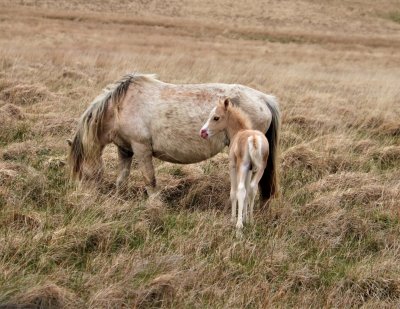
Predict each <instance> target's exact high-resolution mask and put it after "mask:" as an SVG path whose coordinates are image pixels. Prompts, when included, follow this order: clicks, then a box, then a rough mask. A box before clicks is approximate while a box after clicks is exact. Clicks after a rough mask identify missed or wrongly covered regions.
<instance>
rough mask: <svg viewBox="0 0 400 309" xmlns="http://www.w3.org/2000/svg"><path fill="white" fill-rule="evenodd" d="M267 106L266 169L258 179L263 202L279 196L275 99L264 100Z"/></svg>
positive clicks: (278, 131) (277, 112) (278, 118)
mask: <svg viewBox="0 0 400 309" xmlns="http://www.w3.org/2000/svg"><path fill="white" fill-rule="evenodd" d="M266 102H267V106H268V108H269V110H270V111H271V114H272V121H271V125H270V126H269V128H268V131H267V133H266V134H265V136H266V137H267V139H268V143H269V156H268V162H267V167H266V168H265V170H264V174H263V176H262V177H261V179H260V182H259V187H260V192H261V198H262V201H263V202H266V201H268V200H269V199H270V198H272V197H277V196H278V194H279V162H278V161H279V158H278V155H279V133H280V122H281V119H280V112H279V107H278V103H277V102H276V100H275V97H273V96H268V97H267V99H266Z"/></svg>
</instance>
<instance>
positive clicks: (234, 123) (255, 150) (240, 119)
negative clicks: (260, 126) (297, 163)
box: [200, 98, 269, 229]
mask: <svg viewBox="0 0 400 309" xmlns="http://www.w3.org/2000/svg"><path fill="white" fill-rule="evenodd" d="M251 128H252V124H251V121H250V119H249V118H248V117H247V116H246V115H245V114H244V113H243V112H242V111H241V110H240V109H239V108H238V107H234V106H232V103H231V102H230V100H229V98H227V99H225V100H224V101H220V102H218V104H217V106H216V107H214V108H213V110H212V111H211V113H210V116H209V118H208V120H207V122H206V123H205V124H204V125H203V127H202V128H201V130H200V136H201V137H203V138H204V139H208V138H210V137H212V136H214V135H215V134H218V133H219V132H221V131H226V132H227V134H228V138H229V140H230V145H229V165H230V176H231V193H230V198H231V203H232V222H233V223H234V222H235V221H236V206H237V204H238V206H239V208H238V219H237V223H236V228H237V229H242V228H243V221H244V222H246V221H247V217H248V221H249V222H250V223H253V206H254V199H255V196H256V194H257V185H258V183H259V181H260V179H261V177H262V175H263V173H264V170H265V168H266V166H267V162H268V156H269V143H268V140H267V138H266V137H265V135H264V134H263V133H262V132H260V131H257V130H252V129H251ZM247 205H248V206H249V209H248V213H247Z"/></svg>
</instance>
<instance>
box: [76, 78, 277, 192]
mask: <svg viewBox="0 0 400 309" xmlns="http://www.w3.org/2000/svg"><path fill="white" fill-rule="evenodd" d="M225 97H230V98H231V101H232V103H233V104H235V105H236V106H238V107H239V108H240V109H241V110H243V112H245V113H246V114H247V115H248V117H249V118H250V119H251V122H252V124H253V126H254V128H256V129H258V130H260V131H261V132H263V133H265V134H266V136H267V138H268V140H269V142H270V145H269V150H270V156H269V159H268V165H267V169H266V172H265V173H264V175H263V177H262V178H261V181H260V189H261V195H262V198H263V199H264V200H268V199H269V198H270V197H272V196H273V195H275V193H277V191H278V162H277V151H278V149H277V148H278V137H279V130H280V114H279V107H278V104H277V102H276V101H275V98H274V97H273V96H270V95H267V94H264V93H262V92H260V91H257V90H254V89H251V88H249V87H246V86H242V85H235V84H234V85H230V84H182V85H175V84H169V83H164V82H162V81H159V80H157V79H155V77H154V75H144V74H129V75H127V76H125V77H124V78H122V79H121V80H120V81H118V82H116V83H115V84H113V85H111V86H109V87H108V89H107V90H106V91H105V92H104V93H103V94H102V95H100V96H98V97H97V98H96V99H95V100H94V102H93V103H91V105H90V106H89V107H88V108H87V109H86V111H85V112H84V113H83V115H82V116H81V119H80V121H79V124H78V128H77V132H76V134H75V136H74V138H73V140H72V141H70V145H71V149H70V152H69V164H70V168H71V178H72V179H74V180H75V179H78V180H84V179H99V177H100V176H101V174H102V171H103V164H102V159H101V156H102V152H103V149H104V147H105V146H106V145H107V144H109V143H114V144H115V145H117V147H118V155H119V160H120V163H119V175H118V179H117V189H121V188H122V187H124V186H125V185H126V182H127V178H128V176H129V172H130V166H131V162H132V156H133V154H135V157H136V158H137V162H138V167H139V169H140V170H141V172H142V174H143V176H144V179H145V184H146V188H147V190H148V192H151V191H152V190H154V189H155V187H156V180H155V175H154V168H153V162H152V157H156V158H159V159H161V160H164V161H168V162H173V163H181V164H188V163H195V162H199V161H202V160H205V159H208V158H210V157H212V156H214V155H215V154H217V153H218V152H220V151H221V150H222V149H223V148H224V147H225V146H226V145H227V144H228V139H227V136H226V133H225V132H220V133H218V134H216V136H215V137H214V138H213V139H211V140H204V139H202V138H200V136H199V135H198V134H197V132H198V129H199V128H200V127H201V125H202V124H203V123H204V121H205V120H206V119H207V116H208V114H209V112H210V110H211V109H212V108H213V107H214V105H215V102H216V100H218V99H220V98H225Z"/></svg>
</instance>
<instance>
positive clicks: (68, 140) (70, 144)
mask: <svg viewBox="0 0 400 309" xmlns="http://www.w3.org/2000/svg"><path fill="white" fill-rule="evenodd" d="M67 143H68V145H69V146H72V140H70V139H69V138H68V139H67Z"/></svg>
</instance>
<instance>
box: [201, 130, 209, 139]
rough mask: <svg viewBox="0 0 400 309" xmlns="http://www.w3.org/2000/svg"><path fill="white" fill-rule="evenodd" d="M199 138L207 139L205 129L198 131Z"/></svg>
mask: <svg viewBox="0 0 400 309" xmlns="http://www.w3.org/2000/svg"><path fill="white" fill-rule="evenodd" d="M200 136H201V137H202V138H204V139H207V138H208V132H207V130H206V129H201V130H200Z"/></svg>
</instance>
